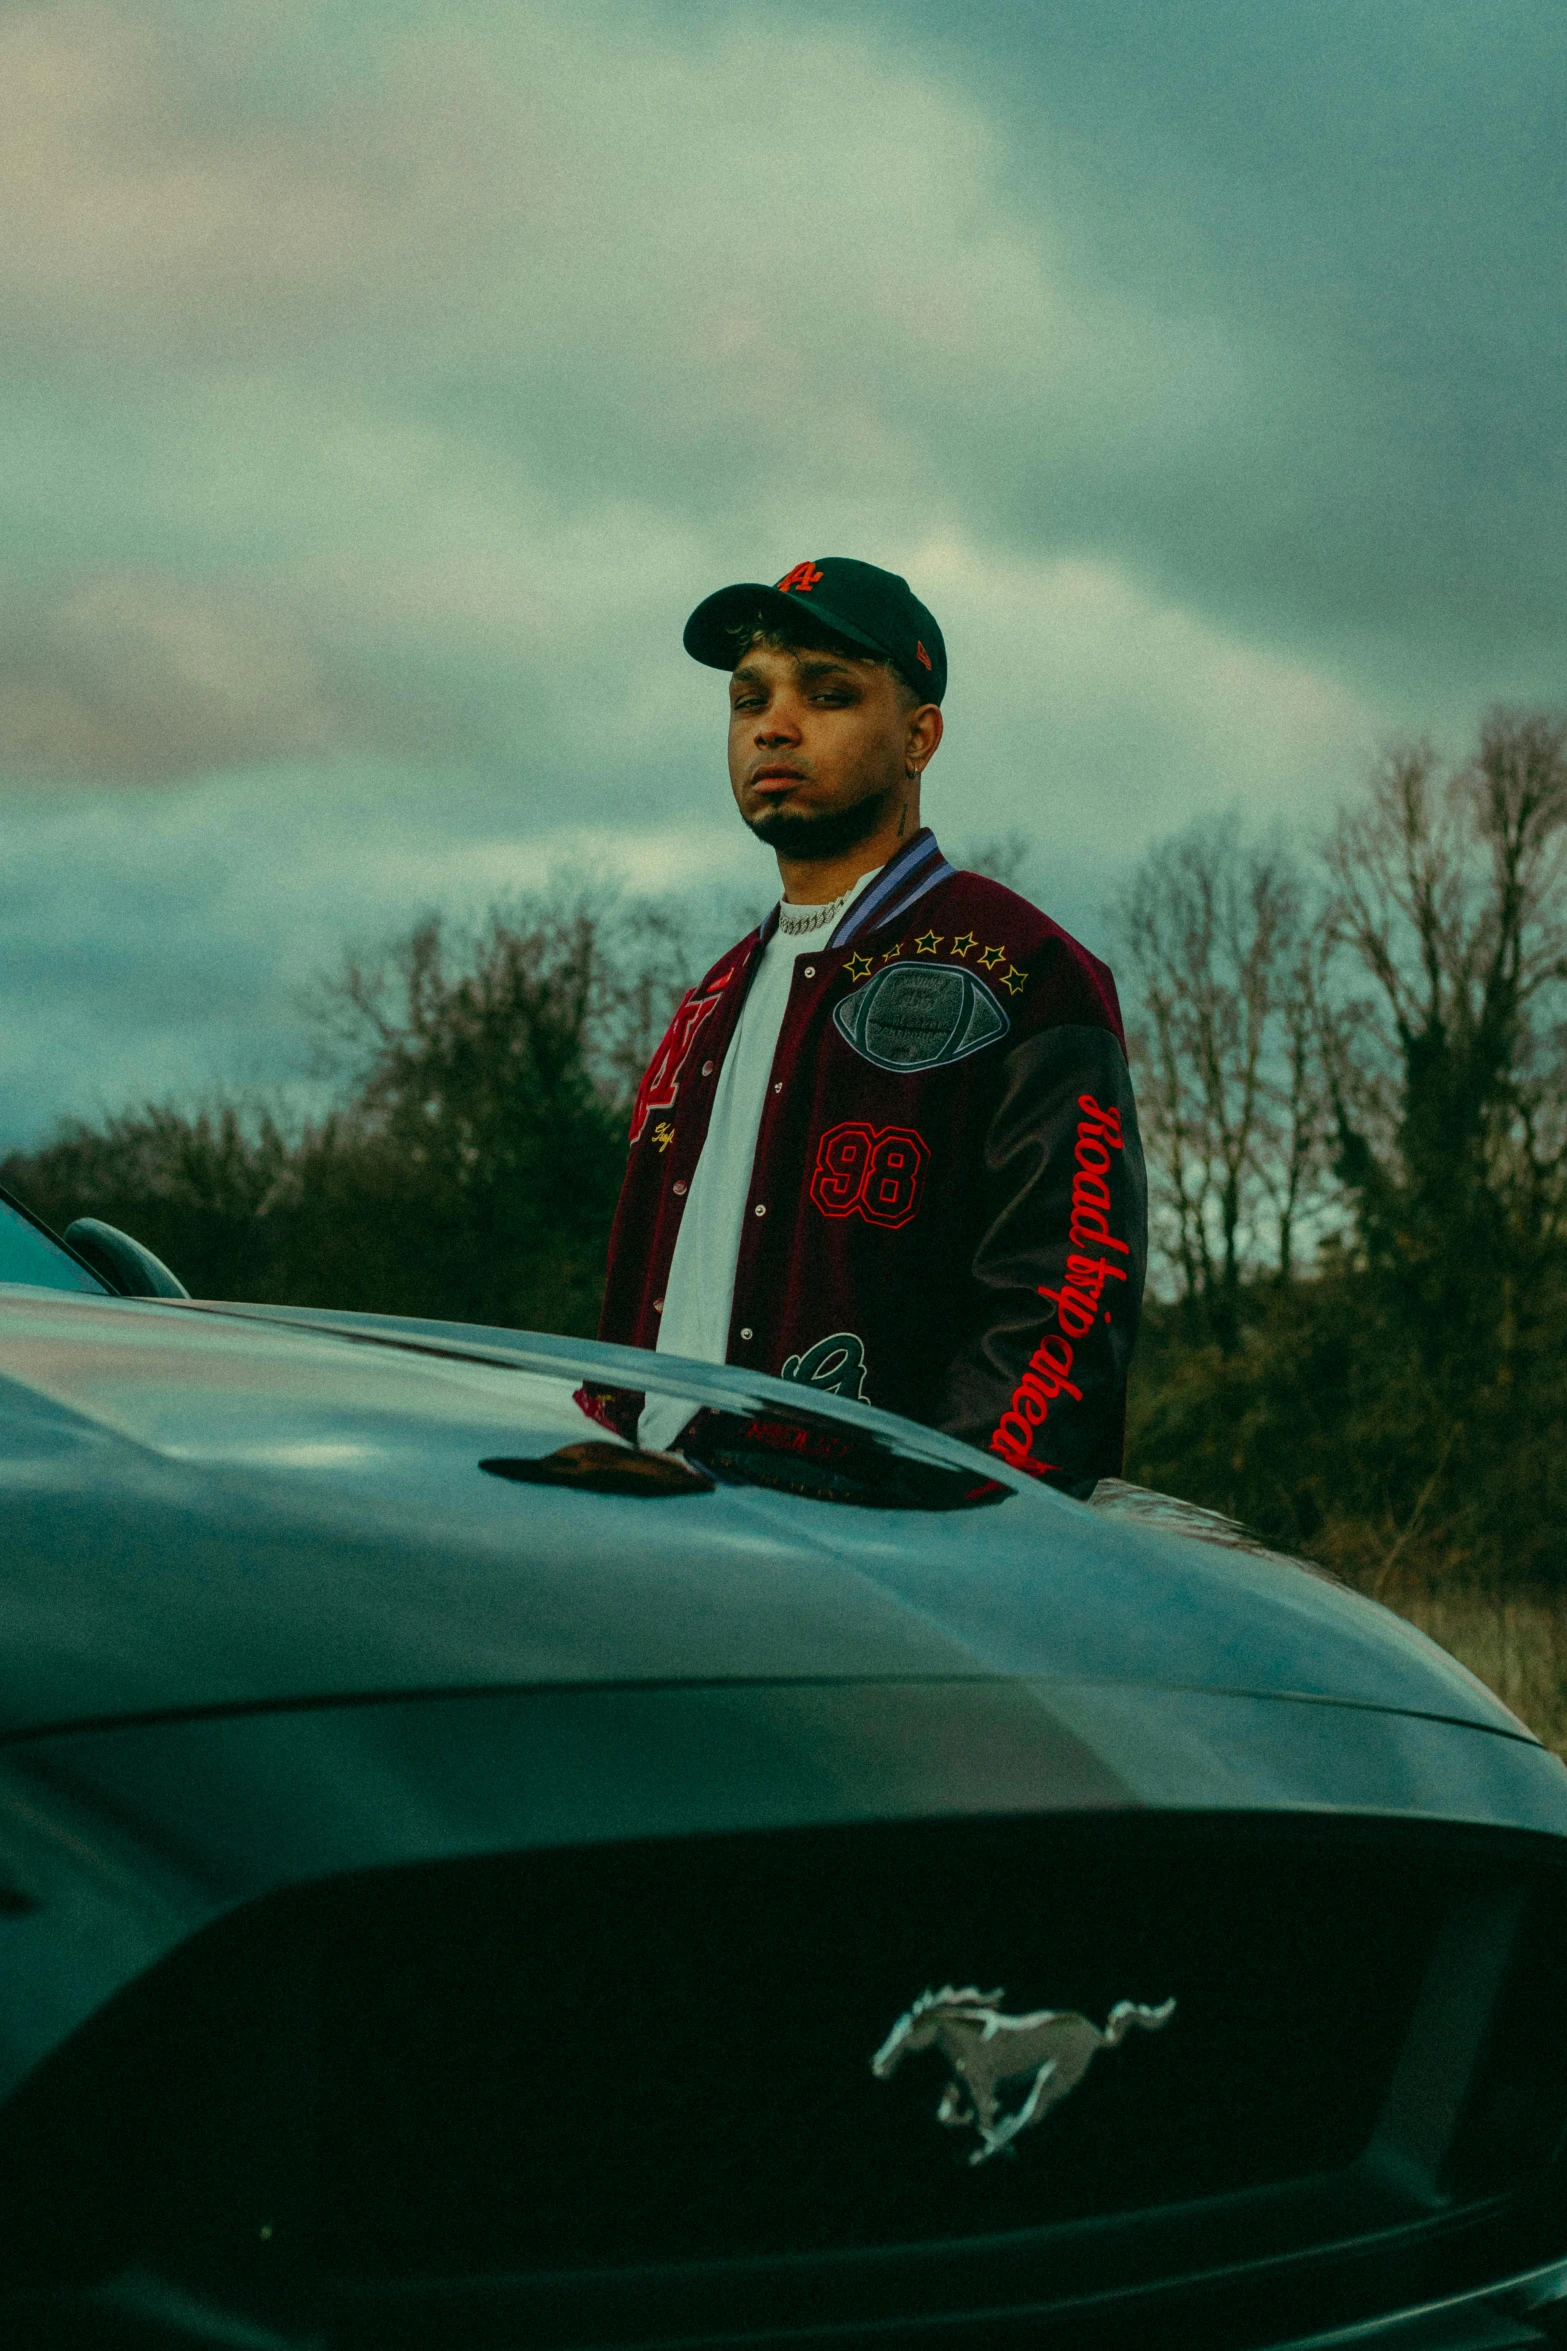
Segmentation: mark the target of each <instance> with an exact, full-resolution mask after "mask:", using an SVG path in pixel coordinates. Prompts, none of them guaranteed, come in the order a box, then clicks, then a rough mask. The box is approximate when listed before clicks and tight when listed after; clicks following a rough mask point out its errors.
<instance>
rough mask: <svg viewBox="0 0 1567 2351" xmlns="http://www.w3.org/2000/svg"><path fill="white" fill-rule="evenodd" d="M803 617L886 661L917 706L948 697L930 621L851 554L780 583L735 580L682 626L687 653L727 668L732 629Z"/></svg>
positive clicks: (820, 560)
mask: <svg viewBox="0 0 1567 2351" xmlns="http://www.w3.org/2000/svg"><path fill="white" fill-rule="evenodd" d="M802 612H808V613H809V614H810V616H811V618H812V619H813V620H815V621H818V622H819V623H820V624H821V625H822V627H824V628H829V629H831V630H832V632H833V634H834V635H835V636H839V637H843V638H844V639H846V641H847V642H848V643H849V644H851V645H861V646H863V647H864V649H865V651H866V652H867V653H871V654H874V655H875V656H876V658H877V659H878V660H879V661H890V662H891V663H892V665H893V667H894V669H896V670H897V671H898V672H899V674H900V675H901V676H902V677H904V678H906V679H907V680H908V683H909V685H910V686H911V687H912V688H913V690H914V692H915V693H916V694H918V695H919V696H920V698H921V700H922V701H925V702H939V701H940V700H941V697H942V695H943V694H944V693H945V692H946V690H947V648H946V646H945V644H944V643H943V642H942V635H941V631H940V629H939V628H938V627H937V626H936V621H935V616H934V614H933V613H931V612H930V611H928V610H927V608H926V607H925V606H924V605H923V604H922V603H921V602H920V600H919V598H918V597H917V596H916V595H915V593H914V591H913V589H912V588H911V587H910V586H909V583H908V581H907V580H905V579H900V578H899V577H898V574H897V573H896V572H895V571H882V570H881V569H880V568H879V566H878V565H876V564H874V563H857V562H856V561H855V559H854V557H853V556H852V555H818V556H817V557H816V558H815V560H814V561H811V562H806V563H797V564H796V565H795V567H794V569H793V570H792V571H786V572H785V573H784V576H783V578H782V579H781V580H775V581H774V582H773V583H772V585H771V586H768V584H767V582H766V581H765V580H741V581H739V582H738V583H737V584H736V585H735V586H734V587H732V588H720V589H719V590H718V592H717V593H716V595H712V596H708V597H706V598H704V600H703V601H702V602H701V603H700V604H699V605H698V606H697V608H696V610H695V612H693V613H692V615H691V618H690V619H689V620H688V621H687V622H686V632H685V648H686V651H687V652H688V653H689V654H690V655H691V657H692V659H693V660H695V661H705V662H706V663H707V666H708V668H709V669H733V668H734V666H735V663H736V662H737V661H738V659H739V657H740V656H739V651H738V649H737V647H736V643H735V638H734V635H733V632H734V630H736V629H737V628H744V627H745V625H746V624H747V622H752V623H755V624H757V625H759V626H761V627H764V628H780V629H788V628H789V627H791V626H792V625H793V623H794V620H795V616H796V615H797V614H799V613H802Z"/></svg>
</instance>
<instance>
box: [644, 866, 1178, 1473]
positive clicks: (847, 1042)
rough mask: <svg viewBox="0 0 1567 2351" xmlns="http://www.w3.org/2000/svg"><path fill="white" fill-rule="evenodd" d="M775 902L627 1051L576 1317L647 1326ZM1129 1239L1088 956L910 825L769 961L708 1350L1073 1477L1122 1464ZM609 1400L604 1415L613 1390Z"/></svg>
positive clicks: (1127, 1120) (1135, 1294) (1113, 1029)
mask: <svg viewBox="0 0 1567 2351" xmlns="http://www.w3.org/2000/svg"><path fill="white" fill-rule="evenodd" d="M776 921H777V916H776V913H775V914H771V915H769V917H768V919H767V921H766V922H765V923H764V924H763V925H762V927H761V928H760V929H759V930H756V931H753V932H752V933H751V935H750V936H749V937H748V938H745V939H742V940H741V941H740V943H739V945H738V946H736V947H733V948H731V949H730V951H729V953H728V954H727V955H722V956H720V957H719V959H718V961H717V962H716V963H715V964H714V966H713V968H712V970H711V971H709V972H708V973H707V975H706V977H705V978H703V979H702V980H700V981H698V983H697V985H696V986H695V987H694V988H692V989H691V990H690V991H689V992H688V993H687V995H686V996H685V997H684V998H683V999H682V1001H681V1003H680V1005H679V1006H678V1007H677V1009H676V1012H675V1016H674V1018H673V1020H672V1021H671V1022H670V1024H669V1028H668V1031H667V1033H666V1034H665V1036H664V1039H663V1041H662V1043H661V1044H660V1045H659V1048H658V1050H657V1052H656V1053H655V1054H654V1056H653V1058H652V1061H651V1062H650V1063H649V1065H648V1069H647V1073H646V1075H645V1076H644V1078H643V1080H642V1084H641V1087H640V1090H639V1092H638V1094H637V1100H636V1108H635V1110H634V1112H633V1115H632V1121H631V1157H630V1163H629V1165H628V1167H627V1170H626V1178H625V1184H624V1187H623V1189H622V1191H621V1196H620V1205H619V1209H618V1211H617V1213H616V1217H615V1225H614V1232H613V1235H612V1238H611V1241H610V1255H609V1279H608V1288H607V1291H606V1294H605V1300H604V1312H603V1317H602V1320H601V1323H600V1326H599V1335H600V1337H601V1338H604V1339H611V1340H616V1341H618V1342H620V1343H621V1344H623V1345H628V1346H634V1347H653V1346H655V1345H656V1343H657V1335H658V1317H659V1314H660V1312H661V1310H662V1306H663V1297H664V1285H665V1282H666V1280H667V1278H668V1273H669V1265H670V1259H671V1257H672V1255H673V1253H674V1246H675V1236H676V1233H677V1231H678V1229H679V1222H680V1214H681V1209H682V1206H683V1203H684V1201H685V1198H686V1195H687V1188H688V1186H689V1184H690V1181H691V1176H692V1172H693V1170H694V1169H695V1167H696V1163H697V1158H698V1155H699V1154H700V1152H701V1149H702V1143H703V1139H704V1137H705V1135H706V1133H707V1122H708V1116H709V1113H710V1110H711V1106H712V1101H713V1088H714V1082H715V1080H716V1078H717V1074H718V1071H719V1068H720V1066H721V1064H722V1062H723V1057H724V1053H725V1051H726V1049H727V1047H728V1044H729V1040H730V1037H731V1036H732V1035H733V1033H734V1027H735V1022H736V1020H737V1018H738V1016H739V1011H740V1006H741V1003H742V1002H743V1000H744V997H745V992H746V988H747V986H748V985H749V981H750V976H751V972H752V970H753V969H754V966H755V963H756V959H757V957H758V955H759V954H760V952H761V949H762V947H763V946H764V944H765V943H766V941H767V939H768V938H769V937H770V935H771V932H772V928H773V925H774V924H775V923H776ZM1146 1239H1147V1193H1146V1186H1145V1182H1144V1176H1143V1164H1142V1153H1141V1149H1140V1146H1139V1142H1138V1135H1137V1118H1136V1112H1135V1109H1134V1107H1133V1102H1132V1088H1131V1081H1130V1079H1129V1077H1128V1075H1127V1067H1126V1054H1125V1040H1124V1037H1123V1033H1122V1028H1121V1016H1120V1009H1119V1006H1118V1004H1117V1001H1116V993H1115V982H1114V981H1113V979H1112V978H1111V976H1110V973H1109V970H1108V969H1107V967H1106V966H1105V965H1104V964H1102V963H1100V962H1099V961H1098V960H1097V958H1096V957H1094V956H1092V955H1090V954H1089V953H1088V952H1087V950H1086V949H1085V948H1083V947H1080V946H1079V945H1078V943H1077V941H1076V940H1075V939H1073V938H1071V937H1069V936H1068V934H1067V933H1066V932H1065V931H1063V930H1062V929H1061V928H1060V927H1059V926H1058V925H1057V924H1056V923H1053V922H1052V921H1051V920H1050V919H1049V917H1048V916H1047V915H1044V914H1041V913H1040V912H1039V911H1038V909H1037V908H1036V907H1033V906H1030V905H1029V904H1028V902H1027V900H1026V899H1023V898H1020V897H1018V896H1017V895H1016V893H1015V892H1014V891H1011V890H1008V889H1004V888H1003V887H1002V886H1001V885H1000V884H999V883H998V882H993V881H988V880H986V879H985V877H984V876H983V875H980V874H974V873H959V872H956V871H955V870H954V869H953V867H952V866H950V865H949V864H948V863H947V861H946V859H945V858H944V857H943V856H942V854H941V850H940V848H939V847H938V845H937V842H936V840H935V837H934V835H933V834H932V833H930V832H929V831H928V830H927V831H922V832H919V833H917V834H916V835H915V836H914V838H913V840H912V841H910V842H909V843H908V844H907V845H906V846H905V847H904V848H903V849H901V850H900V851H899V852H898V854H897V856H896V857H894V858H893V859H892V860H891V862H890V863H889V864H888V865H886V866H885V867H883V869H882V871H881V873H880V874H879V875H878V876H877V878H876V880H875V881H874V882H873V883H872V885H871V887H870V888H869V890H867V891H865V892H863V893H862V894H861V896H860V897H859V898H858V899H856V900H855V902H854V904H853V905H852V906H851V907H850V908H849V910H848V912H847V914H846V915H845V916H844V918H843V919H842V920H841V921H840V923H839V924H838V927H837V929H836V930H835V931H833V932H832V934H831V936H830V937H829V938H827V939H826V940H824V941H822V942H820V943H818V944H815V945H809V946H807V947H806V948H805V949H804V950H803V951H802V953H800V954H799V955H797V956H796V958H795V966H794V980H793V985H792V988H791V992H790V997H789V1008H788V1011H787V1012H786V1014H785V1016H784V1022H783V1027H782V1029H781V1031H780V1033H779V1039H778V1050H777V1055H776V1058H775V1060H774V1062H773V1082H772V1085H771V1087H770V1089H769V1091H768V1095H767V1102H766V1108H765V1110H764V1112H763V1116H762V1125H761V1131H760V1134H759V1136H758V1139H757V1147H756V1160H755V1165H754V1169H753V1174H752V1180H751V1199H750V1202H749V1206H748V1213H747V1215H746V1219H745V1229H744V1234H743V1238H742V1240H741V1245H740V1261H739V1266H738V1269H737V1271H736V1276H735V1290H734V1311H733V1318H732V1321H731V1324H730V1330H729V1355H728V1360H729V1361H730V1362H731V1363H736V1364H748V1365H750V1366H752V1367H753V1368H754V1369H755V1370H757V1371H765V1372H778V1373H781V1374H782V1375H783V1377H784V1378H785V1379H794V1380H799V1381H802V1382H803V1383H805V1384H806V1385H807V1386H811V1387H817V1388H828V1389H832V1390H834V1391H835V1392H836V1393H838V1394H840V1395H848V1396H858V1397H860V1398H862V1399H863V1400H864V1401H865V1402H867V1403H871V1404H878V1405H882V1406H884V1407H886V1408H887V1409H888V1410H890V1411H893V1412H902V1413H906V1414H908V1415H909V1416H910V1417H911V1418H912V1419H914V1420H918V1421H923V1422H925V1423H927V1424H928V1425H930V1426H932V1427H935V1428H940V1429H945V1430H948V1431H950V1432H951V1433H952V1434H954V1435H956V1436H960V1437H964V1438H967V1439H968V1441H969V1442H970V1443H972V1444H975V1445H980V1446H987V1447H989V1448H990V1450H991V1451H993V1452H995V1453H998V1454H1000V1455H1001V1456H1002V1457H1003V1458H1004V1459H1005V1460H1007V1461H1010V1462H1012V1463H1013V1464H1014V1465H1015V1466H1016V1467H1018V1468H1020V1469H1025V1470H1029V1471H1032V1472H1033V1474H1034V1475H1035V1476H1038V1477H1041V1478H1045V1479H1048V1480H1049V1482H1050V1483H1051V1484H1053V1485H1059V1486H1064V1487H1068V1488H1071V1489H1073V1490H1077V1491H1085V1492H1086V1491H1087V1490H1088V1489H1090V1488H1091V1487H1092V1485H1093V1483H1094V1481H1095V1480H1096V1479H1097V1478H1100V1477H1105V1476H1113V1475H1114V1474H1116V1473H1117V1472H1118V1471H1119V1469H1120V1467H1121V1453H1122V1438H1123V1430H1124V1423H1125V1405H1126V1374H1127V1365H1128V1361H1129V1358H1130V1356H1131V1351H1132V1342H1133V1339H1134V1338H1135V1336H1136V1331H1137V1318H1138V1310H1139V1307H1140V1305H1141V1300H1142V1287H1143V1272H1144V1265H1145V1260H1146ZM616 1402H617V1404H618V1405H619V1409H618V1410H610V1411H608V1412H607V1413H606V1417H609V1418H612V1419H614V1420H615V1422H616V1424H617V1425H620V1426H623V1427H626V1428H627V1429H628V1433H629V1427H630V1426H631V1425H634V1424H633V1423H632V1420H631V1415H632V1414H633V1413H634V1412H635V1410H636V1409H637V1407H638V1406H639V1404H640V1399H636V1400H632V1399H617V1400H616ZM603 1403H604V1405H605V1406H606V1407H607V1406H609V1404H610V1399H609V1398H607V1397H606V1398H604V1399H603Z"/></svg>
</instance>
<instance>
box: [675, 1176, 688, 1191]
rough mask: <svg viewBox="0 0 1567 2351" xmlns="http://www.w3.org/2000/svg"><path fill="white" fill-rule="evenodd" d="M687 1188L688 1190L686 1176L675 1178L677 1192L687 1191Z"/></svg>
mask: <svg viewBox="0 0 1567 2351" xmlns="http://www.w3.org/2000/svg"><path fill="white" fill-rule="evenodd" d="M685 1188H686V1179H685V1177H684V1176H676V1178H675V1190H676V1191H677V1192H683V1191H684V1190H685Z"/></svg>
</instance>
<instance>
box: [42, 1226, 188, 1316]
mask: <svg viewBox="0 0 1567 2351" xmlns="http://www.w3.org/2000/svg"><path fill="white" fill-rule="evenodd" d="M65 1238H66V1240H67V1242H68V1243H69V1245H70V1246H71V1248H73V1249H74V1250H75V1251H76V1254H77V1256H78V1257H85V1258H86V1260H87V1262H88V1264H89V1265H90V1266H91V1267H92V1269H93V1272H94V1273H95V1274H100V1275H101V1276H102V1278H103V1279H104V1280H105V1281H106V1282H107V1283H108V1285H109V1287H110V1289H111V1290H117V1291H118V1292H119V1294H120V1296H121V1297H122V1298H188V1297H189V1296H190V1292H189V1290H187V1289H186V1287H185V1284H184V1283H183V1282H182V1281H181V1280H180V1279H179V1278H178V1276H177V1275H175V1274H172V1273H170V1271H169V1269H168V1267H167V1266H166V1265H165V1264H164V1262H163V1260H162V1258H161V1257H154V1255H153V1253H152V1251H151V1250H150V1249H144V1248H143V1247H142V1245H141V1243H140V1241H133V1240H132V1239H131V1236H130V1234H129V1233H122V1232H121V1231H120V1229H119V1227H118V1226H117V1225H112V1224H100V1223H99V1221H98V1219H97V1217H95V1216H79V1217H78V1218H77V1219H76V1222H75V1223H74V1224H68V1225H67V1226H66V1228H65Z"/></svg>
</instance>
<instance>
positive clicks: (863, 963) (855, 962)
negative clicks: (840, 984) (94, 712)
mask: <svg viewBox="0 0 1567 2351" xmlns="http://www.w3.org/2000/svg"><path fill="white" fill-rule="evenodd" d="M843 968H844V970H845V971H846V972H847V973H848V975H849V977H850V979H851V980H853V981H854V983H855V985H856V987H858V985H859V983H860V981H861V980H866V979H869V978H870V974H871V959H870V957H869V956H868V955H851V956H850V957H849V960H848V962H847V963H846V964H845V965H844V967H843Z"/></svg>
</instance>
